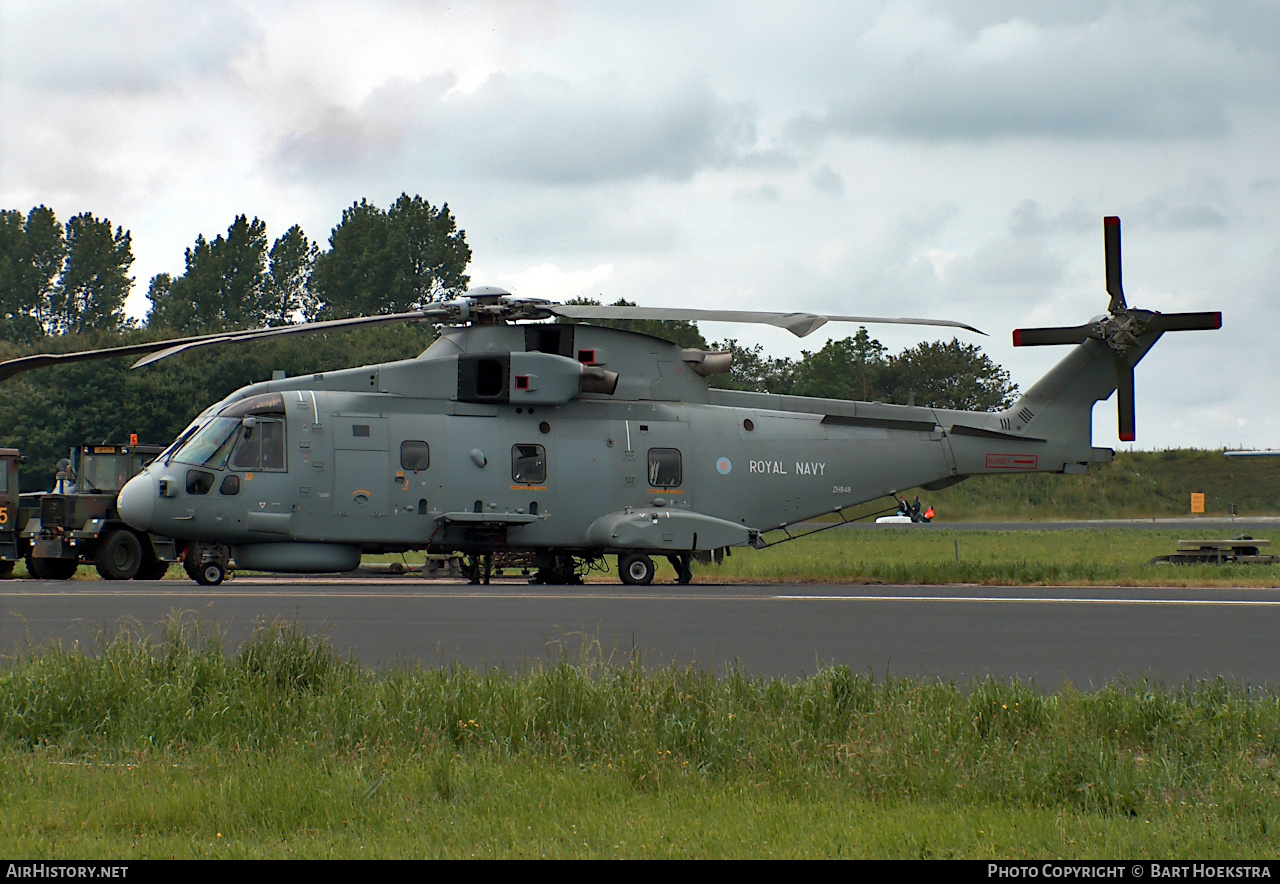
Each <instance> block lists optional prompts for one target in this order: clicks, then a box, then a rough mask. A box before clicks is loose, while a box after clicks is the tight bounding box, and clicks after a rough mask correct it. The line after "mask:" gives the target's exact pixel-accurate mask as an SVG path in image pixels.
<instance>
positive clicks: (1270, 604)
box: [772, 595, 1280, 608]
mask: <svg viewBox="0 0 1280 884" xmlns="http://www.w3.org/2000/svg"><path fill="white" fill-rule="evenodd" d="M772 598H775V599H778V600H780V601H782V600H786V601H801V602H819V601H825V602H968V603H976V602H1037V603H1053V604H1060V605H1061V604H1076V605H1213V606H1218V605H1242V606H1245V607H1262V608H1276V607H1280V600H1272V601H1268V600H1266V599H1100V598H1077V599H1073V598H1053V597H1040V598H1036V597H1023V596H947V595H777V596H772Z"/></svg>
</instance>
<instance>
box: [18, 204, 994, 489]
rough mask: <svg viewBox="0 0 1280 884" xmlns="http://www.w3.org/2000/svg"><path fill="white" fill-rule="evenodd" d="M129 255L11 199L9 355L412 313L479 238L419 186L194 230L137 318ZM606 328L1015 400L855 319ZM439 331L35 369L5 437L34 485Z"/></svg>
mask: <svg viewBox="0 0 1280 884" xmlns="http://www.w3.org/2000/svg"><path fill="white" fill-rule="evenodd" d="M133 260H134V257H133V251H132V238H131V235H130V233H129V232H128V231H127V230H124V229H122V228H121V227H119V226H113V225H112V223H111V222H110V221H109V220H108V219H105V218H98V217H96V216H94V215H92V214H90V213H83V214H80V215H76V216H74V217H72V218H71V219H70V220H68V221H67V222H66V223H65V224H63V223H62V222H60V221H59V220H58V218H57V216H56V214H55V213H54V212H53V211H52V210H51V209H49V208H47V207H45V206H36V207H35V208H33V209H31V210H30V211H28V212H26V213H25V214H24V213H23V212H21V211H17V210H0V359H9V358H14V357H16V356H22V355H27V354H30V353H38V352H70V351H75V350H85V349H93V348H99V347H110V346H115V345H119V344H124V343H133V342H140V341H151V340H162V339H164V338H168V337H178V336H185V335H192V334H201V333H209V332H219V331H230V330H236V329H244V328H255V327H260V326H280V325H287V324H291V323H298V322H305V321H315V320H325V319H337V318H342V317H346V316H356V315H368V314H377V313H396V312H404V311H408V310H412V309H414V308H415V307H420V306H423V305H425V304H427V303H430V302H432V301H437V300H444V299H448V298H452V297H456V296H457V295H459V294H461V293H462V292H463V291H465V289H466V287H467V284H468V283H469V281H470V278H469V277H468V275H467V273H466V269H467V265H468V264H469V263H470V260H471V249H470V247H469V246H468V245H467V242H466V232H465V231H464V230H462V229H460V228H459V227H458V225H457V221H456V219H455V218H454V216H453V215H452V214H451V213H450V211H449V207H448V204H447V203H446V204H442V205H441V206H440V207H439V208H437V207H435V206H433V205H431V204H430V203H429V202H427V201H426V200H424V199H423V198H422V197H420V196H413V197H410V196H408V195H407V194H402V195H401V196H400V197H399V198H398V199H397V200H396V201H395V202H394V203H392V204H391V206H389V207H388V208H386V209H383V208H381V207H379V206H376V205H373V204H371V203H369V202H368V201H367V200H361V201H360V202H358V203H354V204H352V205H351V206H350V207H349V208H347V209H346V210H345V211H344V212H343V213H342V218H341V219H340V221H339V222H338V224H337V225H335V226H334V228H333V230H332V231H331V233H330V235H329V239H328V243H327V248H323V249H322V248H321V247H320V245H319V244H318V243H315V242H313V241H311V240H310V239H308V237H307V235H306V234H305V233H304V232H303V230H302V228H301V227H300V226H298V225H294V226H292V227H290V228H289V229H288V230H286V231H285V232H284V233H283V234H281V235H280V236H279V237H277V238H276V239H274V241H273V240H272V239H271V238H270V237H269V236H268V232H267V226H266V224H265V223H264V222H263V221H261V220H260V219H258V218H256V217H254V218H250V217H249V216H248V215H243V214H242V215H238V216H236V217H235V218H234V219H233V220H232V222H231V224H230V225H229V226H228V228H227V230H226V232H225V233H218V234H215V235H213V236H212V238H209V237H206V236H205V235H204V234H200V235H199V236H197V237H196V240H195V242H194V244H193V245H192V246H190V247H189V248H187V249H186V251H185V254H184V268H183V271H182V272H181V273H180V274H171V273H159V274H157V275H155V276H154V277H152V278H151V279H150V280H149V282H148V288H147V296H148V299H149V301H150V307H149V309H148V311H147V313H146V316H145V319H144V320H142V321H137V320H133V319H131V318H130V317H128V316H127V315H126V314H125V300H126V298H127V297H128V295H129V293H130V291H131V290H132V287H133V284H134V279H133V277H131V276H130V275H129V271H130V268H131V266H132V264H133ZM619 303H623V304H625V303H626V302H625V301H623V302H619ZM603 324H606V325H615V326H622V327H630V328H632V329H634V330H635V331H639V332H644V333H648V334H654V335H657V336H659V337H663V338H666V339H668V340H672V341H675V342H676V343H679V344H681V345H683V346H687V347H699V348H702V349H723V350H730V351H732V352H733V353H734V364H733V370H732V371H731V372H730V373H729V374H728V375H722V376H718V377H715V378H713V379H712V381H713V383H715V384H716V385H717V386H722V387H729V388H733V389H741V390H760V391H767V392H772V393H793V394H797V395H805V396H824V397H831V398H853V399H864V400H880V401H886V402H909V401H913V402H915V404H917V405H935V406H940V407H950V408H971V409H995V408H1002V407H1004V406H1006V405H1007V404H1009V403H1010V402H1011V401H1012V398H1013V396H1014V394H1015V393H1016V389H1017V388H1016V387H1015V386H1014V385H1013V384H1011V383H1010V382H1009V377H1008V374H1007V373H1006V372H1004V370H1003V369H1001V368H1000V367H999V366H998V365H996V364H995V363H993V362H991V360H990V359H989V358H988V357H986V356H985V355H984V354H982V352H981V350H980V349H979V348H977V347H975V346H971V345H965V344H961V343H960V342H959V341H957V340H954V339H953V340H952V341H950V342H943V341H937V342H934V343H928V344H921V345H919V346H917V347H913V348H908V349H906V350H903V351H902V353H899V354H897V355H896V356H894V355H889V354H888V352H887V350H886V348H885V347H884V346H883V345H882V344H880V343H879V342H878V341H876V340H875V339H873V338H871V337H870V336H869V335H868V334H867V331H866V329H865V328H860V329H859V330H858V332H857V334H856V335H854V336H853V337H849V338H844V339H842V340H837V341H831V342H829V343H827V344H826V345H825V346H824V347H823V348H822V349H821V350H818V351H817V352H814V353H810V352H804V353H803V354H802V356H801V357H800V358H799V359H789V358H776V357H770V356H769V355H767V354H766V353H764V351H763V348H762V347H761V346H760V345H755V346H753V347H748V346H744V345H741V344H740V343H739V342H738V341H736V340H733V339H730V340H726V341H720V342H715V343H712V344H708V343H707V341H706V340H705V339H704V338H703V336H702V334H701V333H700V332H699V331H698V328H697V326H696V324H694V323H688V322H657V321H634V322H630V323H627V322H609V323H603ZM434 338H435V330H434V329H433V328H431V327H429V326H425V325H418V324H414V325H405V326H386V327H381V328H377V329H366V330H351V331H344V332H332V333H327V334H316V335H307V336H301V337H287V338H281V339H276V340H269V341H259V342H255V343H251V344H237V345H234V346H228V347H209V348H202V349H199V350H195V351H192V352H191V353H188V354H183V355H181V356H178V357H175V358H172V359H166V360H163V361H161V362H159V363H156V364H155V365H152V366H150V367H148V368H147V369H145V370H142V371H131V370H130V369H129V366H130V364H131V363H132V361H133V360H132V359H129V358H120V359H109V360H102V361H93V362H83V363H78V364H75V365H67V366H60V367H57V368H49V369H42V370H38V371H33V372H29V373H25V374H21V375H18V376H17V377H15V378H13V379H11V380H9V381H7V382H5V385H4V391H3V393H4V395H3V396H0V428H2V430H0V444H3V445H6V446H10V447H17V448H20V449H21V450H22V451H23V452H24V453H25V454H27V456H28V459H29V464H28V468H27V470H26V475H27V476H28V478H26V479H25V480H24V487H26V488H28V489H34V488H39V487H42V486H43V485H44V483H45V477H46V476H52V474H53V465H54V463H55V462H56V460H57V459H58V458H59V457H61V456H64V455H65V453H66V451H67V449H68V448H70V447H71V446H73V445H77V444H80V443H83V442H99V443H105V442H118V441H122V440H125V439H127V438H128V437H129V435H130V434H131V433H136V434H137V435H138V437H139V440H140V441H142V442H146V443H156V444H165V443H167V442H169V441H170V440H171V439H173V438H174V437H175V436H176V435H177V434H178V433H179V432H181V431H182V429H183V428H184V427H185V426H186V425H187V424H188V423H189V422H190V421H191V420H192V419H193V418H194V417H195V416H196V415H198V414H199V413H200V412H201V411H202V410H203V409H204V408H206V407H208V406H209V405H211V404H213V403H215V402H217V401H218V400H220V399H222V398H223V397H224V396H226V395H227V394H228V393H230V392H232V391H233V390H236V389H238V388H239V387H242V386H244V385H245V384H249V383H253V382H256V381H261V380H265V379H267V378H269V377H271V376H272V373H273V372H276V371H283V372H285V373H286V374H287V375H289V376H296V375H304V374H310V373H314V372H318V371H328V370H333V369H336V368H343V367H347V366H354V365H367V364H373V363H379V362H386V361H390V360H394V359H405V358H411V357H413V356H416V355H417V354H418V353H420V352H421V351H422V350H423V349H425V347H427V346H428V345H429V344H430V343H431V341H432V340H434Z"/></svg>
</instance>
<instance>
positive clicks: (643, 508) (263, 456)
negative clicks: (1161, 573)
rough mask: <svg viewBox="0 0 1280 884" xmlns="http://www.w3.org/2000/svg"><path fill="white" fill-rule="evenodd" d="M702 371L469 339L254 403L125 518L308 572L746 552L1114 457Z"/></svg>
mask: <svg viewBox="0 0 1280 884" xmlns="http://www.w3.org/2000/svg"><path fill="white" fill-rule="evenodd" d="M539 329H541V331H539ZM547 329H550V330H549V331H548V330H547ZM1081 349H1083V348H1081ZM700 360H701V356H700V355H699V352H698V351H689V350H682V349H681V348H679V347H678V346H676V345H674V344H670V343H668V342H666V341H661V340H659V339H656V338H652V337H649V336H646V335H639V334H634V333H631V332H626V331H619V330H616V329H608V328H596V327H590V326H505V325H499V326H489V327H475V328H467V329H454V330H451V331H449V332H446V333H445V334H444V335H442V337H441V339H440V340H438V341H437V342H436V343H435V344H433V345H432V347H431V348H429V349H428V350H427V351H426V352H425V353H424V354H423V355H422V356H420V357H419V358H417V359H414V360H406V361H403V362H397V363H389V364H386V365H380V366H368V367H362V368H354V369H345V370H342V371H337V372H328V373H324V374H317V375H314V376H312V377H307V378H292V379H283V380H273V381H270V382H266V383H262V384H255V385H252V386H250V387H246V388H244V389H242V390H240V391H237V392H236V393H235V394H232V396H230V397H228V399H227V400H224V402H222V403H219V404H218V405H215V406H213V407H211V408H210V409H208V410H207V411H206V412H205V413H204V414H202V415H201V416H200V417H199V418H198V419H197V420H196V421H195V422H193V424H192V426H191V427H190V428H189V429H188V430H187V431H186V432H185V433H184V434H183V436H182V437H180V439H179V440H178V441H177V442H175V443H174V445H173V446H171V447H170V449H169V450H168V451H166V452H165V454H163V455H162V456H161V457H159V458H157V460H156V461H155V462H154V463H153V464H152V465H151V466H150V467H149V468H148V469H147V470H146V471H145V472H144V473H143V474H142V475H141V476H139V477H137V478H136V479H134V480H133V481H132V482H131V483H130V484H129V486H128V487H127V488H126V489H125V491H124V492H123V493H122V495H121V498H120V510H121V513H122V514H123V515H124V517H125V518H126V519H127V520H128V521H129V522H130V523H131V524H133V525H134V526H135V527H137V528H139V529H144V530H149V531H153V532H156V533H161V534H165V535H168V536H172V537H175V538H178V539H182V540H189V541H198V542H201V543H219V544H227V545H229V546H233V547H235V548H236V549H237V557H238V558H239V557H241V555H242V552H243V551H244V550H247V549H249V548H251V547H254V546H255V545H259V544H262V545H266V544H270V545H274V546H275V547H279V545H281V544H291V545H294V547H295V549H294V551H293V553H292V555H293V557H294V558H296V557H297V556H298V555H300V554H299V553H297V549H302V550H306V549H308V547H306V546H300V545H307V544H315V545H328V546H334V547H342V548H344V549H347V550H357V551H360V552H373V551H398V550H409V549H432V550H439V551H450V550H461V551H464V552H485V551H492V550H495V549H503V550H547V549H552V550H563V551H566V552H571V553H575V554H581V555H595V554H602V553H604V552H610V551H618V550H620V549H635V548H643V549H646V550H648V551H651V552H666V551H669V550H696V549H713V548H716V547H721V546H731V545H735V544H741V543H747V542H751V541H753V540H754V539H755V537H756V536H757V535H758V533H759V532H762V531H767V530H770V529H773V528H777V527H779V526H783V525H788V524H792V523H795V522H800V521H804V520H807V519H811V518H814V517H815V516H819V515H822V514H824V513H830V512H832V511H834V510H839V509H842V508H846V507H849V506H853V505H855V504H859V503H863V502H866V501H870V500H873V499H876V498H879V497H882V496H885V495H889V494H894V493H896V492H899V491H902V490H905V489H908V488H911V487H914V486H918V485H926V484H929V483H940V484H949V483H951V482H954V481H958V480H959V479H960V478H963V477H964V476H966V475H972V474H975V473H984V472H1010V471H1017V470H1037V471H1054V472H1063V471H1067V472H1075V471H1082V470H1083V468H1084V465H1085V464H1086V463H1088V462H1089V461H1090V460H1092V459H1097V454H1096V451H1095V450H1093V449H1091V448H1090V446H1089V428H1088V412H1087V410H1086V412H1085V415H1084V418H1085V420H1084V426H1083V427H1080V426H1075V425H1070V424H1064V426H1067V427H1068V431H1063V432H1059V433H1055V435H1054V438H1052V439H1050V438H1043V437H1038V436H1035V435H1033V434H1031V433H1030V432H1029V428H1030V427H1031V426H1032V425H1031V421H1032V420H1033V419H1034V417H1035V415H1034V414H1033V413H1032V411H1031V410H1030V407H1029V406H1024V409H1025V410H1024V411H1023V412H1021V415H1022V417H1021V418H1019V417H1018V413H1016V412H1013V411H1011V412H1009V413H1001V414H987V413H974V412H963V411H945V410H940V409H930V408H920V407H913V406H895V405H884V404H879V403H866V402H846V401H842V400H823V399H808V398H803V397H789V396H770V395H766V394H756V393H741V392H732V391H721V390H714V389H711V388H709V386H708V383H707V380H706V378H705V377H703V376H702V374H701V373H700V372H699V365H700V364H701V361H700ZM1078 361H1080V364H1081V366H1082V370H1083V368H1087V363H1088V362H1089V361H1090V359H1089V357H1088V356H1087V354H1086V355H1085V356H1084V357H1083V359H1082V360H1078ZM588 368H590V369H591V370H592V371H594V372H595V375H593V376H592V377H593V378H594V380H587V379H586V378H587V377H588ZM602 373H603V374H608V375H612V376H613V377H612V378H611V379H610V382H611V383H612V384H613V387H612V388H610V387H609V383H607V382H605V381H601V380H600V376H601V375H602ZM1033 404H1034V403H1033ZM1089 405H1090V407H1091V405H1092V400H1090V401H1089ZM1015 408H1016V406H1015ZM1028 415H1029V416H1028ZM264 548H265V547H264ZM319 548H320V547H319V546H317V547H316V549H319ZM294 558H291V559H290V561H291V562H292V561H294ZM303 558H305V556H303ZM335 561H337V560H336V559H335ZM294 569H297V568H296V567H295V568H294Z"/></svg>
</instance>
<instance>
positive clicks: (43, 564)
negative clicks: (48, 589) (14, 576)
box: [27, 556, 80, 580]
mask: <svg viewBox="0 0 1280 884" xmlns="http://www.w3.org/2000/svg"><path fill="white" fill-rule="evenodd" d="M79 567H80V563H79V562H77V561H76V560H75V559H37V558H34V557H32V556H27V573H28V574H30V575H31V576H32V577H34V578H35V579H36V580H70V579H71V575H73V574H75V573H76V569H77V568H79Z"/></svg>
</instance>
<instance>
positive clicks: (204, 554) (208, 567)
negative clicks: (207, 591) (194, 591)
mask: <svg viewBox="0 0 1280 884" xmlns="http://www.w3.org/2000/svg"><path fill="white" fill-rule="evenodd" d="M230 565H231V552H230V550H228V549H227V548H226V547H225V546H202V545H200V544H198V543H193V544H191V545H190V546H188V547H187V550H186V552H185V553H184V554H183V556H182V567H183V569H184V570H186V572H187V576H188V577H190V578H191V579H192V580H194V581H195V582H196V583H198V584H200V585H201V586H217V585H218V584H220V583H222V581H224V580H226V579H227V572H228V570H229V568H230Z"/></svg>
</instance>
